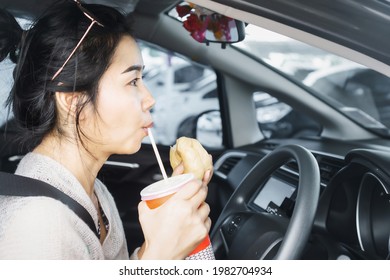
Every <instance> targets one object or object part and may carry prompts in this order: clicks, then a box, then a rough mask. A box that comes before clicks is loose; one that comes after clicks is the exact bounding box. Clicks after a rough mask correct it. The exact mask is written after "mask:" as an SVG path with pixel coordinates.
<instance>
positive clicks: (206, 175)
mask: <svg viewBox="0 0 390 280" xmlns="http://www.w3.org/2000/svg"><path fill="white" fill-rule="evenodd" d="M211 176H212V170H210V169H209V170H206V172H205V173H204V176H203V180H202V181H203V183H204V184H208V183H209V182H210V180H211Z"/></svg>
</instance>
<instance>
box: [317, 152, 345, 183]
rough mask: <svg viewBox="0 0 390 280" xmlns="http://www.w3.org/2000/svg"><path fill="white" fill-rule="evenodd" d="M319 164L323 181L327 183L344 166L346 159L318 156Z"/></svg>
mask: <svg viewBox="0 0 390 280" xmlns="http://www.w3.org/2000/svg"><path fill="white" fill-rule="evenodd" d="M317 161H318V165H319V166H320V173H321V183H324V184H325V185H327V184H328V183H329V181H330V180H331V179H332V178H333V176H334V175H335V174H336V173H337V172H338V171H339V170H340V169H341V168H342V167H343V166H344V164H345V163H344V160H342V159H337V158H329V157H323V156H318V157H317Z"/></svg>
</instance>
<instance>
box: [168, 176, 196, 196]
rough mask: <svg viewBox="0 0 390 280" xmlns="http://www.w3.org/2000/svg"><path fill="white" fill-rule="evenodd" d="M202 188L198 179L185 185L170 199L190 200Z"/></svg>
mask: <svg viewBox="0 0 390 280" xmlns="http://www.w3.org/2000/svg"><path fill="white" fill-rule="evenodd" d="M201 188H202V182H201V181H200V180H198V179H193V180H191V181H189V182H188V183H187V184H185V185H184V186H183V187H182V188H181V189H180V190H179V191H178V192H176V194H175V195H174V196H172V198H175V199H185V200H188V199H191V198H192V197H194V196H195V195H197V193H198V192H199V190H200V189H201Z"/></svg>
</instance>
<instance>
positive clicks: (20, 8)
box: [0, 0, 178, 18]
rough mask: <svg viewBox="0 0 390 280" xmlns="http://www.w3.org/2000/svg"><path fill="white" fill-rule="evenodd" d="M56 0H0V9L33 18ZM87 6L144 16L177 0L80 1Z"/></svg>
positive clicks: (156, 13)
mask: <svg viewBox="0 0 390 280" xmlns="http://www.w3.org/2000/svg"><path fill="white" fill-rule="evenodd" d="M56 1H57V0H29V1H26V0H0V7H1V8H5V9H7V10H9V11H11V12H12V13H13V14H14V15H15V16H20V17H24V18H35V17H37V16H39V15H40V14H41V13H42V11H43V10H44V9H45V7H47V6H49V5H50V4H51V3H54V2H56ZM82 2H83V3H88V4H104V5H107V6H110V7H114V8H117V9H118V10H121V11H123V12H125V13H131V12H133V11H136V12H137V13H140V14H145V15H158V14H159V13H160V12H162V11H164V10H166V9H167V8H168V7H170V6H173V5H174V4H175V3H176V2H178V1H177V0H82Z"/></svg>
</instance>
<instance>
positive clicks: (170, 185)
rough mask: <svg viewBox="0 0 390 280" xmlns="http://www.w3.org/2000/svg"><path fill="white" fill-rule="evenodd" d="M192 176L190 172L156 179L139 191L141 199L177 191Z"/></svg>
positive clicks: (158, 196)
mask: <svg viewBox="0 0 390 280" xmlns="http://www.w3.org/2000/svg"><path fill="white" fill-rule="evenodd" d="M193 178H194V175H193V174H191V173H187V174H180V175H177V176H172V177H169V178H168V179H166V180H164V179H163V180H160V181H157V182H155V183H153V184H151V185H149V186H147V187H145V188H144V189H143V190H142V191H141V199H142V200H151V199H156V198H160V197H163V196H166V195H170V194H173V193H175V192H177V191H178V190H179V189H180V188H181V187H182V186H183V185H184V184H186V183H188V182H189V181H191V180H192V179H193Z"/></svg>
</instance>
